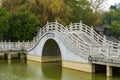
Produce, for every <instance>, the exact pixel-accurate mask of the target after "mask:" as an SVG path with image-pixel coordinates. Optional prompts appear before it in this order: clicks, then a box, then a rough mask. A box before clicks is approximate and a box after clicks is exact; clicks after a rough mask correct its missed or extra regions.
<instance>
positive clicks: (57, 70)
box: [42, 62, 62, 80]
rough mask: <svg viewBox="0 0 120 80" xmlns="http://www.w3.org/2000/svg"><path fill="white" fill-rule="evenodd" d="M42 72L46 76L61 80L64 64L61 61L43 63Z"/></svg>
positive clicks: (51, 79) (53, 79) (52, 79)
mask: <svg viewBox="0 0 120 80" xmlns="http://www.w3.org/2000/svg"><path fill="white" fill-rule="evenodd" d="M42 73H43V76H44V78H46V79H48V80H49V79H50V80H61V77H62V64H61V62H52V63H42Z"/></svg>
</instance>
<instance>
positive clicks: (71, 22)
mask: <svg viewBox="0 0 120 80" xmlns="http://www.w3.org/2000/svg"><path fill="white" fill-rule="evenodd" d="M69 29H70V31H72V22H71V23H70V27H69Z"/></svg>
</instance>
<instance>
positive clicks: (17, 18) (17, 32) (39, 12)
mask: <svg viewBox="0 0 120 80" xmlns="http://www.w3.org/2000/svg"><path fill="white" fill-rule="evenodd" d="M102 1H103V0H102ZM91 6H92V5H91V4H90V2H89V1H88V0H69V1H68V0H2V8H1V9H2V10H1V11H0V28H1V29H0V34H2V35H3V36H2V37H4V38H5V39H7V40H12V41H17V40H21V41H22V40H31V39H32V37H33V36H35V34H36V31H37V30H36V29H37V26H38V25H39V24H40V26H44V25H45V24H46V22H47V21H56V20H57V21H58V22H60V23H61V24H63V25H68V24H70V23H71V22H80V21H82V22H83V23H85V24H87V25H90V26H91V25H93V26H97V25H99V24H100V22H101V14H99V12H94V11H93V9H91ZM97 9H98V8H97ZM1 16H2V17H1Z"/></svg>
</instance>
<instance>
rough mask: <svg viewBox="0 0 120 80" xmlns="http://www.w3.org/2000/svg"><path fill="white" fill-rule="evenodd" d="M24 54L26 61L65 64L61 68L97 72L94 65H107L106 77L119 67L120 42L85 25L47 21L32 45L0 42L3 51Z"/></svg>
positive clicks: (28, 43)
mask: <svg viewBox="0 0 120 80" xmlns="http://www.w3.org/2000/svg"><path fill="white" fill-rule="evenodd" d="M21 50H22V51H25V52H26V54H27V59H29V60H33V61H38V62H49V61H62V66H63V67H67V68H71V69H76V70H81V71H85V72H90V73H94V72H95V70H96V69H95V68H96V66H95V65H104V66H105V68H106V71H107V73H106V74H107V76H112V68H113V67H120V43H114V42H111V41H109V40H107V39H106V36H100V35H99V34H98V33H97V32H95V31H94V29H93V27H89V26H87V25H85V24H83V23H82V22H80V23H71V24H70V25H68V26H63V25H62V24H60V23H58V22H57V21H56V22H47V24H46V25H45V26H44V27H42V28H40V30H39V32H38V34H37V36H36V37H34V38H33V40H32V41H31V42H29V41H28V42H0V52H1V53H6V54H10V52H20V51H21Z"/></svg>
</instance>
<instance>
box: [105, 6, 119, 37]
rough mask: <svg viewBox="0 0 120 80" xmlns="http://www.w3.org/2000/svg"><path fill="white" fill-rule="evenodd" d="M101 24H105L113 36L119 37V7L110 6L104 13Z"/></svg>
mask: <svg viewBox="0 0 120 80" xmlns="http://www.w3.org/2000/svg"><path fill="white" fill-rule="evenodd" d="M103 24H107V25H108V26H109V30H110V31H111V32H112V34H113V36H115V37H116V38H117V39H120V8H116V7H115V6H114V7H113V6H111V7H110V11H108V12H105V14H104V17H103Z"/></svg>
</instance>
